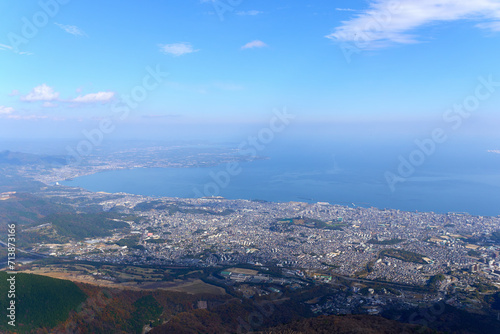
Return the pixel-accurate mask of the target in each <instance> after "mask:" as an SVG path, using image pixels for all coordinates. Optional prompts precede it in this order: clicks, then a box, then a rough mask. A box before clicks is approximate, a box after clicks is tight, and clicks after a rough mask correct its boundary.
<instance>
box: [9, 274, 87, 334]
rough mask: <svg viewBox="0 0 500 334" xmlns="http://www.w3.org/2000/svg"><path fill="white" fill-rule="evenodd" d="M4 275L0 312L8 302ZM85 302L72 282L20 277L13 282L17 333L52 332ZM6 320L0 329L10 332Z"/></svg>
mask: <svg viewBox="0 0 500 334" xmlns="http://www.w3.org/2000/svg"><path fill="white" fill-rule="evenodd" d="M10 276H11V275H8V274H7V273H6V272H0V295H1V296H2V298H0V309H2V310H4V312H5V310H6V309H7V307H8V306H9V302H10V300H11V299H8V298H7V295H8V292H9V291H10V288H9V284H8V281H7V278H9V277H10ZM86 299H87V296H86V294H85V293H84V292H83V291H82V290H81V289H80V288H79V287H78V286H77V285H76V284H75V283H73V282H71V281H66V280H60V279H55V278H51V277H46V276H39V275H32V274H23V273H19V274H17V275H16V279H15V298H13V299H12V300H14V301H15V306H16V309H15V316H16V318H15V320H16V331H17V332H18V333H28V332H30V331H31V330H33V329H40V328H51V327H54V326H56V325H58V324H59V323H61V322H63V321H65V320H66V319H67V318H68V316H69V314H70V312H71V311H72V310H75V309H76V308H77V307H78V306H79V305H80V304H82V303H83V302H84V301H85V300H86ZM7 321H9V318H7V317H5V316H3V317H2V320H1V322H0V329H2V330H11V329H12V327H11V326H10V325H8V324H7Z"/></svg>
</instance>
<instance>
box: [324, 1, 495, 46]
mask: <svg viewBox="0 0 500 334" xmlns="http://www.w3.org/2000/svg"><path fill="white" fill-rule="evenodd" d="M457 20H470V21H476V22H477V21H484V22H480V23H478V24H476V26H477V27H479V28H482V29H488V30H490V31H500V1H498V0H419V1H415V0H399V1H394V0H371V3H370V7H369V8H368V9H367V10H365V11H364V12H362V13H361V14H359V15H357V16H356V17H354V18H353V19H351V20H349V21H344V22H342V25H341V26H339V27H337V28H335V30H334V32H333V33H332V34H329V35H327V36H326V37H327V38H330V39H332V40H334V41H338V42H353V43H356V46H357V47H359V48H377V47H383V46H387V45H390V44H393V43H416V42H418V38H417V37H416V36H415V35H413V34H412V33H411V32H414V31H415V30H416V29H418V28H421V27H423V26H426V25H429V24H431V23H435V22H451V21H457Z"/></svg>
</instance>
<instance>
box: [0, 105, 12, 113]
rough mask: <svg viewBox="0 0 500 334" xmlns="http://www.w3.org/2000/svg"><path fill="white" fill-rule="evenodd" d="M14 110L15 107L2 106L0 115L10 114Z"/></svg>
mask: <svg viewBox="0 0 500 334" xmlns="http://www.w3.org/2000/svg"><path fill="white" fill-rule="evenodd" d="M13 112H14V108H11V107H6V106H0V115H8V114H12V113H13Z"/></svg>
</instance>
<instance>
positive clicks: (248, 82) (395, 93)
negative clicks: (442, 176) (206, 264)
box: [0, 0, 500, 137]
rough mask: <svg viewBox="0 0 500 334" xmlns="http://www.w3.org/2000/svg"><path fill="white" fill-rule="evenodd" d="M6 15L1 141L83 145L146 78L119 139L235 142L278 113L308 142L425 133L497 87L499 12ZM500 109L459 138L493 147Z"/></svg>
mask: <svg viewBox="0 0 500 334" xmlns="http://www.w3.org/2000/svg"><path fill="white" fill-rule="evenodd" d="M0 13H2V14H0V15H1V19H0V32H1V33H0V75H1V78H2V80H0V133H1V135H0V136H1V137H9V136H14V137H23V136H27V137H29V136H33V137H36V136H46V137H48V136H72V135H74V136H79V135H80V132H81V130H82V129H84V128H86V127H92V126H95V124H98V122H99V121H100V120H101V119H103V118H109V117H114V118H116V113H113V106H115V107H116V105H117V104H119V103H121V102H122V101H123V95H124V94H125V95H130V94H131V92H132V91H133V90H134V89H136V90H137V89H140V88H137V87H138V86H139V87H140V86H141V85H143V80H144V77H145V76H147V75H148V73H149V72H148V68H149V69H157V68H159V69H161V71H162V72H168V76H165V77H164V78H162V80H161V83H160V84H159V85H157V87H155V88H154V89H151V90H147V96H146V97H145V98H144V100H141V101H140V103H137V107H135V108H133V110H131V112H130V114H129V115H128V116H127V117H126V118H125V119H121V120H118V119H116V120H115V122H116V124H121V125H122V126H121V129H126V131H125V130H123V133H122V135H123V136H125V135H126V134H125V132H126V133H130V134H132V135H133V136H135V137H141V136H144V137H147V136H148V135H151V134H157V135H160V134H161V133H162V131H163V130H162V129H166V128H172V129H179V127H183V129H192V131H199V130H200V128H203V127H207V126H208V127H210V126H213V127H215V128H217V129H221V128H231V129H233V130H234V129H239V128H238V127H234V126H233V125H234V124H239V125H245V124H260V123H262V122H266V121H267V120H268V119H269V117H271V115H272V110H273V108H282V107H287V109H288V110H289V111H290V112H292V113H294V115H296V116H297V118H296V120H297V122H298V123H301V124H305V125H307V128H308V129H309V130H308V131H309V132H314V131H315V130H314V129H322V131H326V132H327V131H328V125H329V124H336V125H338V124H347V125H353V124H361V125H360V126H357V125H356V126H354V125H353V127H352V129H356V131H360V132H363V131H369V130H370V129H373V127H377V128H378V129H381V130H382V131H396V132H397V131H401V132H404V131H406V130H412V131H413V130H415V129H418V130H419V131H421V132H422V133H425V132H426V131H430V130H432V128H433V127H435V125H436V124H437V125H439V123H440V122H442V117H443V114H444V113H445V112H446V110H447V109H448V108H450V107H452V106H453V104H455V103H460V102H462V101H463V100H464V99H465V98H467V97H468V96H469V95H471V94H473V93H474V90H475V88H476V86H477V85H478V77H481V76H482V77H484V78H487V77H488V76H491V77H492V78H493V80H496V82H500V66H499V62H498V59H499V55H500V1H498V0H475V1H470V0H469V1H465V0H422V1H418V2H417V1H411V0H399V1H393V0H391V1H389V0H377V1H374V0H369V1H307V0H301V1H299V0H292V1H290V0H286V1H285V0H283V1H281V0H276V1H268V0H267V1H260V0H254V1H250V0H241V1H239V0H215V1H212V0H177V1H160V0H155V1H153V0H151V1H116V0H111V1H94V0H86V1H77V0H73V1H69V0H64V1H63V0H60V1H57V0H42V1H40V2H37V1H31V2H29V3H27V2H20V1H14V0H5V1H2V2H1V3H0ZM30 28H31V29H30ZM499 106H500V87H499V88H498V91H497V92H495V93H494V94H491V97H489V98H488V99H486V100H485V101H482V102H481V105H480V106H479V108H478V110H477V111H475V114H474V115H473V117H471V118H470V119H468V122H467V124H466V126H464V127H463V128H462V129H460V130H461V131H463V132H464V133H471V134H482V135H491V136H493V135H495V134H497V133H498V130H497V128H498V126H497V124H499V123H498V121H499V116H498V107H499ZM228 124H229V125H230V126H228ZM343 128H344V129H351V128H350V127H349V126H347V127H343ZM346 131H347V130H346Z"/></svg>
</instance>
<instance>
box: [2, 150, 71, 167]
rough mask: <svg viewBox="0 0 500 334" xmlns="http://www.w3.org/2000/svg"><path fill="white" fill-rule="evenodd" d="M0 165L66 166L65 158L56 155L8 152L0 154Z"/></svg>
mask: <svg viewBox="0 0 500 334" xmlns="http://www.w3.org/2000/svg"><path fill="white" fill-rule="evenodd" d="M0 164H8V165H16V166H23V165H66V164H67V162H66V158H65V157H62V156H56V155H38V154H31V153H21V152H12V151H9V150H6V151H1V152H0Z"/></svg>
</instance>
